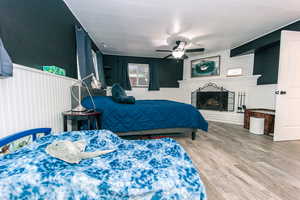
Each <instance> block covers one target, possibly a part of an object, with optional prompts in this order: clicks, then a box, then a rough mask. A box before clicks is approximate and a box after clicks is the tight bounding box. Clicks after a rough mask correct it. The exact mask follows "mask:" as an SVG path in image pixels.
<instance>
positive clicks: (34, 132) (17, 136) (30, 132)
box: [0, 128, 51, 147]
mask: <svg viewBox="0 0 300 200" xmlns="http://www.w3.org/2000/svg"><path fill="white" fill-rule="evenodd" d="M38 133H44V134H45V135H49V134H50V133H51V128H36V129H31V130H27V131H22V132H19V133H15V134H12V135H9V136H7V137H4V138H2V139H0V147H2V146H5V145H7V144H9V143H11V142H13V141H16V140H18V139H20V138H22V137H26V136H29V135H32V141H35V140H36V135H37V134H38Z"/></svg>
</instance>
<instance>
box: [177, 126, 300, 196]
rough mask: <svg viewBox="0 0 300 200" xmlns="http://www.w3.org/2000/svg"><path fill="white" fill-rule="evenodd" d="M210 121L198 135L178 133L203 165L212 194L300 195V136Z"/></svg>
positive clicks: (200, 164)
mask: <svg viewBox="0 0 300 200" xmlns="http://www.w3.org/2000/svg"><path fill="white" fill-rule="evenodd" d="M209 124H210V125H209V132H208V133H204V132H198V134H197V139H196V140H194V141H192V140H191V139H190V138H187V137H179V138H176V140H177V141H178V142H179V143H180V144H182V146H183V147H184V148H185V150H186V151H187V152H188V153H189V154H190V156H191V158H192V160H193V162H194V164H195V165H196V167H197V168H198V170H199V172H200V175H201V179H202V180H203V182H204V184H205V186H206V191H207V194H208V200H248V199H249V200H300V141H291V142H273V141H272V139H271V138H270V137H268V136H257V135H253V134H250V133H249V132H248V131H247V130H245V129H243V128H242V127H241V126H236V125H230V124H223V123H216V122H210V123H209Z"/></svg>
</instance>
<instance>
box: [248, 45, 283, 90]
mask: <svg viewBox="0 0 300 200" xmlns="http://www.w3.org/2000/svg"><path fill="white" fill-rule="evenodd" d="M279 53H280V42H276V43H274V44H271V45H268V46H265V47H263V48H260V49H257V50H256V51H255V57H254V69H253V74H261V75H262V76H261V77H260V78H259V79H258V80H257V84H258V85H265V84H276V83H277V80H278V68H279Z"/></svg>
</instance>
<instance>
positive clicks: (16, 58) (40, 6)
mask: <svg viewBox="0 0 300 200" xmlns="http://www.w3.org/2000/svg"><path fill="white" fill-rule="evenodd" d="M75 24H79V23H78V21H77V20H76V18H75V17H74V15H73V14H72V12H71V11H70V10H69V8H68V7H67V6H66V5H65V3H64V2H63V1H62V0H0V37H1V38H2V39H3V42H4V45H5V47H6V49H7V51H8V53H9V54H10V56H11V58H12V60H13V62H14V63H17V64H21V65H25V66H29V67H33V68H38V66H42V65H56V66H59V67H62V68H64V69H65V70H66V73H67V76H69V77H73V78H76V77H77V67H76V66H77V65H76V63H77V62H76V40H75V32H74V30H75V29H74V26H75ZM93 46H94V48H95V49H96V47H95V45H93Z"/></svg>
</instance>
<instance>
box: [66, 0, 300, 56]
mask: <svg viewBox="0 0 300 200" xmlns="http://www.w3.org/2000/svg"><path fill="white" fill-rule="evenodd" d="M65 2H66V4H67V5H68V6H69V8H70V9H71V10H72V12H73V13H74V14H75V16H76V17H77V19H78V20H79V21H80V23H81V24H82V25H83V26H84V28H85V29H86V30H87V32H88V33H89V35H90V36H91V38H92V39H93V40H94V42H96V44H97V46H98V47H99V48H100V49H101V51H102V52H103V53H105V54H115V55H128V56H146V57H163V56H165V55H166V54H164V53H157V52H155V49H166V48H171V47H173V46H174V44H168V42H169V43H173V42H174V40H175V38H176V37H178V36H183V37H185V38H188V39H189V40H190V41H191V45H190V47H191V48H193V47H204V48H206V51H207V52H212V51H218V50H223V49H227V48H232V47H235V46H237V45H240V44H242V43H245V42H246V41H249V40H251V39H254V38H256V37H258V36H261V35H263V34H265V33H267V32H270V31H272V30H274V29H277V28H279V27H281V26H283V25H286V24H288V23H291V22H293V21H295V20H297V19H300V1H299V0H85V1H84V0H65ZM167 41H168V42H167ZM104 46H105V47H104ZM168 46H169V47H168Z"/></svg>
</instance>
